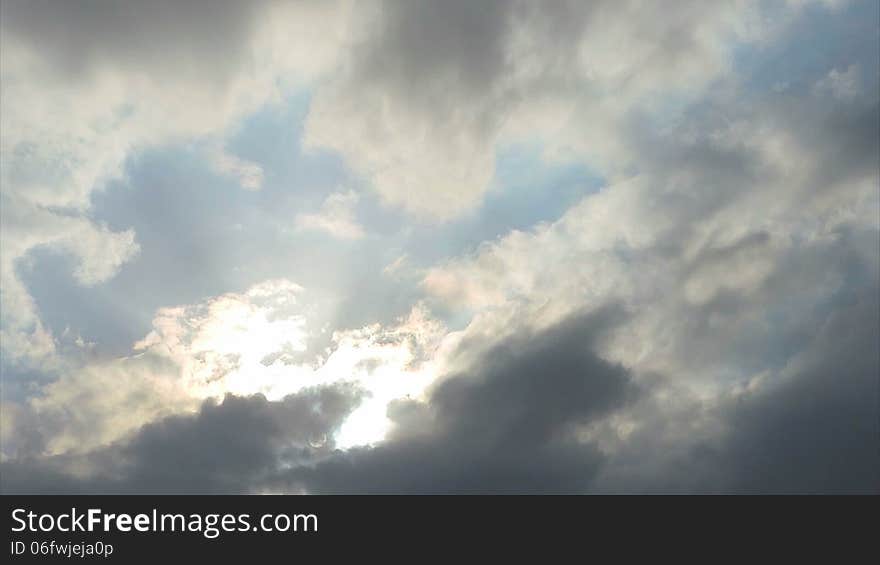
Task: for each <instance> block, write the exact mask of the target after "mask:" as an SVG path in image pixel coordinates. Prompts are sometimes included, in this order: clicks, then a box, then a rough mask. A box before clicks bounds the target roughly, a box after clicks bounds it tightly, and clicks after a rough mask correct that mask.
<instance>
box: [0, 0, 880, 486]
mask: <svg viewBox="0 0 880 565" xmlns="http://www.w3.org/2000/svg"><path fill="white" fill-rule="evenodd" d="M878 16H880V14H878V8H877V5H876V3H874V2H870V1H861V2H860V1H852V2H740V1H736V2H720V3H713V4H712V5H709V4H707V3H704V2H684V3H681V4H680V5H677V7H676V10H674V11H670V10H669V9H668V6H666V5H665V4H663V3H660V2H642V1H632V2H630V1H626V2H619V1H615V2H591V3H583V2H558V3H553V4H552V5H549V6H541V7H540V8H538V7H536V6H534V5H533V4H531V3H528V2H520V1H502V2H494V1H493V2H480V3H473V2H458V1H454V2H439V1H415V2H397V1H385V2H376V3H369V4H367V3H351V2H346V1H340V2H326V3H325V2H320V3H318V2H314V3H313V2H252V3H241V2H229V3H226V2H223V3H217V2H201V1H187V2H154V3H149V4H144V3H140V2H123V3H119V2H106V3H105V2H93V3H92V2H23V1H10V2H4V4H3V18H2V22H3V23H2V26H3V29H2V31H3V34H2V49H0V53H2V80H3V86H2V88H3V97H2V106H3V107H2V110H3V111H2V143H0V157H2V167H0V169H2V194H0V204H2V206H0V220H2V222H0V243H2V252H3V253H2V259H0V306H2V324H0V341H2V344H0V345H2V353H3V358H2V370H3V375H2V392H3V398H2V414H0V416H2V419H0V423H2V427H0V431H2V445H0V453H2V459H0V467H2V475H0V487H2V490H3V491H4V492H236V493H238V492H298V493H299V492H307V493H310V492H322V493H323V492H332V493H336V492H388V493H394V492H414V493H453V492H454V493H487V492H548V493H562V492H565V493H607V492H616V493H630V492H661V493H662V492H721V493H754V492H762V493H763V492H785V493H789V492H799V493H800V492H806V493H815V492H823V493H824V492H834V493H842V492H876V491H877V489H878V488H880V456H878V452H877V441H878V437H880V430H878V421H880V419H878V406H877V395H878V390H877V386H878V385H877V381H878V374H880V362H878V353H877V346H876V344H877V343H878V339H880V335H878V331H880V330H878V318H880V304H878V292H880V142H878V139H880V136H878V132H880V57H878V55H877V53H878V52H880V30H878V27H877V24H876V22H877V18H878ZM511 156H513V157H511ZM512 160H515V161H516V162H517V165H518V166H516V167H513V166H511V162H512ZM120 327H122V328H124V329H125V331H124V334H125V335H126V336H134V337H132V338H131V339H128V338H126V339H122V338H120V337H119V336H118V335H117V334H119V333H120V332H119V331H118V328H120ZM120 341H121V342H122V343H121V344H120V343H116V342H120ZM110 344H113V345H112V346H111V345H110Z"/></svg>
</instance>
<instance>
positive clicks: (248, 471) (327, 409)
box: [0, 386, 360, 494]
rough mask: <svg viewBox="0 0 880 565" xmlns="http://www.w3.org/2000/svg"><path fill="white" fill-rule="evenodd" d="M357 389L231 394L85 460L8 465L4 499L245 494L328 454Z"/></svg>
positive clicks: (58, 458)
mask: <svg viewBox="0 0 880 565" xmlns="http://www.w3.org/2000/svg"><path fill="white" fill-rule="evenodd" d="M359 397H360V393H359V392H358V391H357V389H355V388H353V387H345V386H337V387H324V388H320V389H307V390H303V391H301V392H300V393H297V394H295V395H290V396H286V397H284V398H282V399H280V400H278V401H274V402H271V401H268V400H266V398H265V397H263V396H261V395H253V396H233V395H227V396H226V397H225V398H224V399H223V400H222V402H220V403H214V402H212V401H206V402H205V403H204V404H202V406H201V407H200V408H199V409H198V411H197V412H196V413H194V414H186V415H178V416H172V417H169V418H166V419H163V420H160V421H158V422H154V423H151V424H147V425H146V426H144V427H143V428H141V429H139V430H138V431H137V432H136V433H134V434H133V435H131V436H129V437H127V438H125V439H123V440H121V441H119V442H117V443H114V444H112V445H110V446H107V447H104V448H101V449H100V450H97V451H96V452H93V453H91V454H90V455H89V457H88V459H83V458H82V457H78V456H69V455H68V456H55V457H45V458H39V459H30V460H27V459H25V460H20V461H13V462H4V463H3V464H2V470H3V472H2V474H0V477H2V479H0V486H2V490H3V492H5V493H12V492H16V493H49V492H76V493H105V494H106V493H138V494H145V493H189V494H192V493H202V494H207V493H224V494H229V493H244V492H251V491H253V490H254V487H255V486H256V485H259V484H260V482H261V477H262V476H263V475H266V474H269V473H272V472H273V471H274V470H275V468H276V466H280V465H282V464H293V463H295V462H298V461H300V460H303V459H309V458H312V457H314V456H315V455H316V454H320V453H326V452H327V451H329V450H331V449H332V447H333V441H332V436H333V432H334V430H335V429H337V428H338V426H339V425H340V423H341V421H342V419H343V418H344V417H345V416H346V415H347V414H348V413H349V412H350V411H351V410H352V409H353V408H354V407H355V406H356V405H357V402H358V400H359Z"/></svg>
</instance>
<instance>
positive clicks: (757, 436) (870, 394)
mask: <svg viewBox="0 0 880 565" xmlns="http://www.w3.org/2000/svg"><path fill="white" fill-rule="evenodd" d="M878 292H880V289H878V288H877V287H874V288H871V289H868V290H866V291H864V292H862V293H860V295H859V296H857V297H854V299H853V300H852V303H851V304H848V305H846V306H845V307H843V308H841V310H839V311H837V312H835V313H834V314H833V315H832V316H831V317H830V318H829V319H828V320H827V322H825V324H824V325H823V327H822V328H821V331H820V332H819V334H818V335H817V336H816V338H815V340H814V343H813V346H812V347H811V348H810V349H809V350H808V351H806V352H805V353H804V354H802V355H801V356H800V357H798V358H795V360H794V363H793V365H794V370H793V371H792V372H793V374H792V375H791V376H790V378H788V379H786V380H785V381H784V382H781V383H778V384H772V383H771V384H770V385H769V386H768V387H767V390H765V391H761V392H759V393H757V394H755V395H752V396H748V397H746V398H744V399H742V400H731V401H730V402H729V403H728V405H727V406H726V407H725V409H724V415H725V417H726V419H727V422H728V425H729V426H730V432H729V433H730V437H729V438H728V439H727V440H726V441H725V442H724V443H723V444H722V450H723V452H722V458H721V461H722V462H723V464H724V465H725V467H727V469H728V470H729V473H730V475H731V476H730V479H729V486H728V487H727V488H726V489H725V490H729V491H733V492H748V493H858V492H874V493H878V492H880V418H878V399H880V396H878V379H880V358H878V356H880V350H878V344H880V322H878V317H880V301H878Z"/></svg>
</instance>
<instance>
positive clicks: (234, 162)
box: [214, 151, 263, 190]
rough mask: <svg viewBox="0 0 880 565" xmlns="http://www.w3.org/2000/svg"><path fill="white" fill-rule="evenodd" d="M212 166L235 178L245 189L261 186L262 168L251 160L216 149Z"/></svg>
mask: <svg viewBox="0 0 880 565" xmlns="http://www.w3.org/2000/svg"><path fill="white" fill-rule="evenodd" d="M214 167H215V168H216V169H217V170H218V171H219V172H220V173H222V174H224V175H228V176H230V177H232V178H235V179H237V180H238V183H239V184H240V185H241V187H242V188H243V189H245V190H260V188H262V186H263V168H262V167H260V165H258V164H257V163H254V162H253V161H247V160H245V159H242V158H240V157H236V156H235V155H230V154H229V153H227V152H225V151H217V152H216V153H215V155H214Z"/></svg>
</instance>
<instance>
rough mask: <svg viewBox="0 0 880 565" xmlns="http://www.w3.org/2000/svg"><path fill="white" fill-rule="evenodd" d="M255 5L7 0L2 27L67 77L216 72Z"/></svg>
mask: <svg viewBox="0 0 880 565" xmlns="http://www.w3.org/2000/svg"><path fill="white" fill-rule="evenodd" d="M261 4H262V2H238V1H235V0H220V1H213V0H184V1H179V0H160V1H158V2H138V1H137V0H126V1H122V2H119V1H114V0H86V1H81V2H58V1H54V0H10V1H8V2H6V1H5V2H3V33H4V34H9V37H10V38H11V39H14V40H16V41H21V42H22V43H24V44H25V45H27V47H28V48H30V49H34V50H36V52H38V53H39V54H40V55H41V56H42V58H43V60H44V61H46V62H48V63H49V64H50V65H51V66H52V67H54V69H55V70H57V71H59V72H60V73H61V74H62V75H63V76H65V77H67V78H73V77H75V76H77V75H81V74H83V73H86V74H88V73H90V72H91V71H94V70H96V69H99V68H104V67H109V68H115V69H126V70H135V71H147V72H152V73H158V74H160V75H163V76H164V75H166V74H167V73H169V72H177V73H180V74H182V75H184V76H185V75H188V74H189V75H192V76H201V77H205V78H217V79H221V78H224V77H225V76H226V73H227V71H228V70H229V69H231V68H233V67H234V66H235V64H236V63H238V62H240V60H241V58H242V56H243V55H244V54H245V52H244V51H243V47H244V46H245V44H246V42H247V41H248V40H249V39H250V37H249V36H250V33H251V31H252V25H253V23H254V19H255V15H256V14H257V12H258V9H259V5H261Z"/></svg>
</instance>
